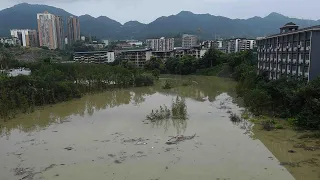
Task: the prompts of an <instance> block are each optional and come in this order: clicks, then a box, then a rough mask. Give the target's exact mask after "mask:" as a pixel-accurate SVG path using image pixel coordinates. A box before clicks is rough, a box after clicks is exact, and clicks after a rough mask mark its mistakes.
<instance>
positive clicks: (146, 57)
mask: <svg viewBox="0 0 320 180" xmlns="http://www.w3.org/2000/svg"><path fill="white" fill-rule="evenodd" d="M151 57H152V52H151V49H135V50H124V51H120V52H119V54H118V55H117V58H118V59H119V60H121V61H128V62H132V63H133V64H134V65H135V66H136V67H143V66H144V65H145V63H146V62H147V61H150V59H151Z"/></svg>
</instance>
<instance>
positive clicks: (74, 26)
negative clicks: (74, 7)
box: [68, 16, 80, 45]
mask: <svg viewBox="0 0 320 180" xmlns="http://www.w3.org/2000/svg"><path fill="white" fill-rule="evenodd" d="M79 40H80V22H79V19H78V18H77V17H74V16H70V17H69V18H68V44H69V45H72V44H73V43H74V42H76V41H79Z"/></svg>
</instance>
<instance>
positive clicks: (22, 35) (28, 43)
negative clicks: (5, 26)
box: [10, 29, 38, 47]
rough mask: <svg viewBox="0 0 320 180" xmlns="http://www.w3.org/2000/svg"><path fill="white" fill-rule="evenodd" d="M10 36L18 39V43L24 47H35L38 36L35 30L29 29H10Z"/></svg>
mask: <svg viewBox="0 0 320 180" xmlns="http://www.w3.org/2000/svg"><path fill="white" fill-rule="evenodd" d="M10 34H11V37H13V38H17V39H19V40H20V43H21V44H20V45H21V46H24V47H37V46H38V37H37V31H36V30H30V29H12V30H10Z"/></svg>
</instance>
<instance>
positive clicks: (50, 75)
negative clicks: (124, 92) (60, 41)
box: [0, 63, 153, 120]
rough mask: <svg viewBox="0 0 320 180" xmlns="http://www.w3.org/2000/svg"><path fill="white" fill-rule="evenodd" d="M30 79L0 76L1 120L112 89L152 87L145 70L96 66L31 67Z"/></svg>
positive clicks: (47, 65) (33, 65)
mask: <svg viewBox="0 0 320 180" xmlns="http://www.w3.org/2000/svg"><path fill="white" fill-rule="evenodd" d="M27 67H28V68H30V69H31V72H32V73H31V75H30V76H22V75H21V76H16V77H8V76H5V75H2V76H0V87H1V89H0V118H1V119H4V120H8V119H10V118H13V117H14V116H15V114H16V113H18V112H30V111H33V110H34V108H35V107H36V106H41V105H46V104H54V103H57V102H62V101H66V100H70V99H73V98H79V97H81V96H82V95H83V94H85V93H91V92H97V91H103V90H107V89H111V88H115V87H117V88H126V87H134V86H135V87H139V86H149V85H153V76H152V75H151V74H146V73H145V72H144V71H143V70H139V69H133V70H128V69H126V68H123V67H120V66H113V67H111V66H108V65H95V64H76V63H74V64H58V63H55V64H51V63H32V64H28V65H27Z"/></svg>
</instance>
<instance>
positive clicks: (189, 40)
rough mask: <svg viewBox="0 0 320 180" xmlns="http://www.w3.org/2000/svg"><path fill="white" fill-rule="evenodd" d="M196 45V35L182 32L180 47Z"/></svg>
mask: <svg viewBox="0 0 320 180" xmlns="http://www.w3.org/2000/svg"><path fill="white" fill-rule="evenodd" d="M197 45H198V37H197V36H195V35H190V34H184V35H182V47H183V48H192V47H195V46H197Z"/></svg>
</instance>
